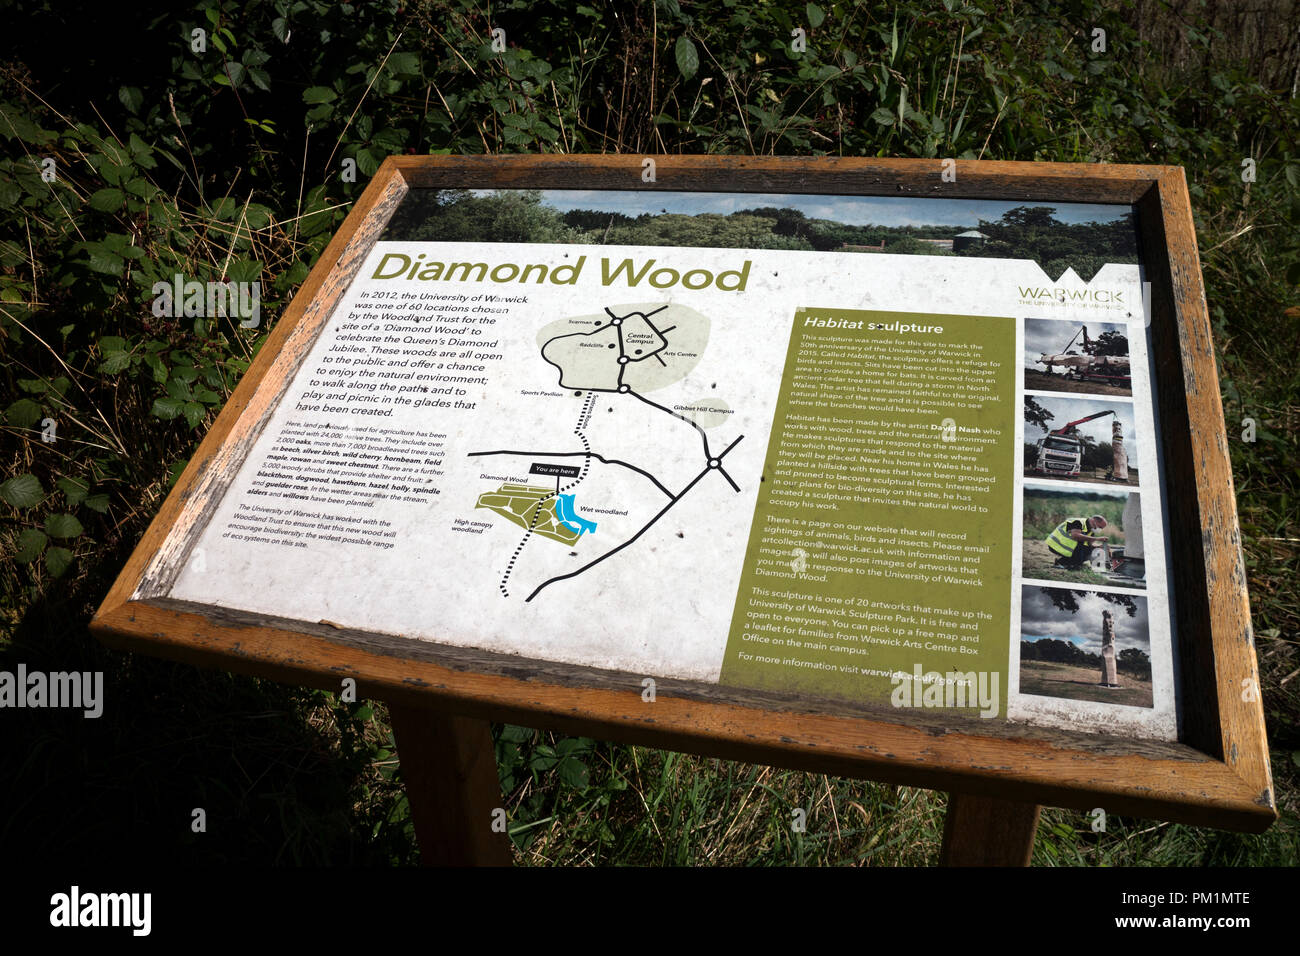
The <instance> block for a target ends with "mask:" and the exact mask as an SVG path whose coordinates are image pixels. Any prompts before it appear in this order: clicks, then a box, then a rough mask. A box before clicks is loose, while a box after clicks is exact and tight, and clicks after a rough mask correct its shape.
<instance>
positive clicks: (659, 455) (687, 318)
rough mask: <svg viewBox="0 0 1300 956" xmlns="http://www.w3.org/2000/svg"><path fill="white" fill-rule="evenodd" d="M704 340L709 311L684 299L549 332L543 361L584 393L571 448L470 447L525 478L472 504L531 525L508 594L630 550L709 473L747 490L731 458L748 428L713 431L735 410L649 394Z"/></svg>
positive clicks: (687, 367)
mask: <svg viewBox="0 0 1300 956" xmlns="http://www.w3.org/2000/svg"><path fill="white" fill-rule="evenodd" d="M708 338H709V320H708V318H707V317H706V316H704V315H702V314H701V313H699V312H696V311H695V310H694V309H690V308H688V307H686V306H683V305H677V304H666V305H665V304H640V305H625V306H618V307H613V308H610V307H606V308H605V309H604V314H603V315H591V316H578V317H574V318H566V319H560V320H559V321H557V322H552V323H550V324H549V325H547V326H545V327H544V328H543V329H542V330H541V332H540V333H539V334H538V337H537V339H538V346H539V348H540V352H541V358H542V360H543V361H545V362H546V363H548V364H549V365H551V366H553V367H554V369H555V370H556V372H557V373H558V384H559V386H560V387H561V388H564V389H571V390H572V392H573V397H574V398H580V399H582V403H581V407H580V409H579V412H578V417H577V422H576V423H575V425H574V427H573V429H572V432H571V436H572V437H566V438H565V439H564V442H565V444H567V446H568V447H558V446H557V444H551V443H549V442H548V443H546V444H542V443H541V441H538V442H537V444H535V445H534V444H533V443H532V442H525V443H521V444H522V446H523V447H518V448H499V449H492V450H488V451H476V452H471V453H470V456H469V457H471V458H485V459H494V460H496V461H495V465H494V466H495V467H496V468H499V469H501V470H502V471H509V472H510V473H511V475H513V476H515V477H518V476H519V475H520V474H522V473H523V472H524V471H526V472H527V475H528V478H529V480H528V481H526V482H521V481H517V480H506V481H502V482H501V483H500V484H499V485H498V486H497V487H496V488H493V489H491V490H489V491H485V492H483V493H482V494H480V495H479V496H478V500H477V501H476V502H475V508H476V509H486V510H489V511H492V512H494V513H495V514H497V515H498V516H500V517H501V518H503V519H505V520H506V521H509V522H511V523H513V524H515V525H517V526H518V527H519V528H521V529H523V536H522V538H521V539H520V540H519V543H518V545H517V546H516V547H515V549H514V552H513V553H512V554H511V555H510V557H509V559H508V561H507V563H506V565H505V567H504V569H503V571H502V576H501V581H500V584H499V589H500V591H501V595H502V597H507V598H508V597H509V596H510V594H511V582H512V580H513V581H518V580H520V579H523V580H524V581H526V582H527V583H526V584H525V585H524V586H523V588H524V589H530V590H527V596H526V597H525V598H524V600H525V602H527V601H531V600H533V598H535V597H537V595H538V594H540V593H541V592H542V591H543V590H544V589H546V588H548V587H550V586H551V585H553V584H555V583H557V582H559V581H564V580H566V579H569V578H575V577H577V576H579V575H581V574H583V573H584V572H586V571H589V570H590V569H592V568H594V567H595V566H597V565H598V564H600V563H601V562H603V561H605V560H607V559H609V558H612V557H614V556H615V555H617V554H619V553H620V552H622V551H624V550H625V549H627V548H630V547H631V546H632V545H634V544H635V543H636V541H637V540H638V539H639V538H640V537H641V536H642V535H644V534H645V533H646V532H647V531H649V530H650V528H652V527H653V526H654V525H655V524H656V523H658V522H659V521H660V520H662V519H663V518H664V516H665V515H667V514H668V513H669V512H670V511H671V510H672V509H673V507H674V506H676V505H677V504H678V503H679V502H681V501H682V499H683V498H685V497H686V496H687V495H688V494H690V493H691V492H692V491H694V490H695V489H696V487H697V486H699V485H701V483H703V482H706V481H714V480H716V481H725V482H726V483H727V484H728V485H730V486H731V488H732V490H733V491H734V492H737V493H739V492H740V490H741V489H740V486H739V485H738V484H737V483H736V481H735V479H734V478H732V476H731V475H730V474H729V473H728V472H727V469H726V465H725V459H726V457H727V455H728V454H729V453H730V452H731V451H732V449H734V448H735V447H736V445H738V444H739V443H740V441H741V440H742V439H743V438H744V437H745V436H744V435H736V436H735V437H734V438H732V439H731V440H730V441H729V442H725V443H724V442H722V441H718V440H715V441H713V442H711V441H710V439H709V431H711V430H714V429H718V428H720V427H722V426H724V425H725V424H726V423H727V421H728V420H729V418H730V416H731V415H732V410H731V408H730V407H729V406H728V405H727V404H726V403H725V402H723V401H721V400H719V399H716V398H709V397H705V398H701V399H697V400H695V401H691V402H687V403H684V404H677V405H674V406H673V407H669V405H668V404H666V403H665V404H661V403H660V402H658V401H655V400H653V399H651V398H649V397H648V394H647V393H652V392H655V391H658V390H660V389H663V388H666V387H667V386H670V385H674V384H676V383H679V382H682V381H683V380H684V379H685V378H686V377H687V375H688V374H689V373H690V372H691V371H692V370H693V369H694V368H695V366H696V365H698V364H699V361H700V358H701V356H702V354H703V352H704V348H705V346H706V345H707V343H708ZM714 387H716V386H714ZM714 475H716V476H717V478H716V479H713V478H711V476H714ZM498 477H499V476H498ZM678 536H679V537H680V536H681V535H680V534H679V535H678ZM575 565H576V567H575Z"/></svg>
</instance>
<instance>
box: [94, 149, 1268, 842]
mask: <svg viewBox="0 0 1300 956" xmlns="http://www.w3.org/2000/svg"><path fill="white" fill-rule="evenodd" d="M945 169H946V167H945ZM941 172H942V170H941V169H940V167H939V164H937V163H936V162H932V161H925V160H891V159H865V158H864V159H851V158H828V157H821V158H816V159H798V158H773V157H686V156H660V157H654V158H653V160H651V159H648V158H645V159H643V158H640V157H630V156H482V157H468V156H465V157H442V156H428V157H390V158H388V159H387V160H385V161H384V163H383V164H382V165H381V167H380V169H379V170H378V171H377V172H376V174H375V176H374V177H372V179H371V182H370V183H369V184H368V185H367V187H366V189H365V191H364V193H363V195H362V196H361V198H360V200H359V201H358V202H357V203H356V205H355V206H354V207H353V209H352V210H351V211H350V212H349V214H348V216H347V218H346V220H345V221H344V223H343V224H342V226H341V227H340V228H339V230H338V231H337V233H336V234H335V235H334V236H333V238H332V239H331V241H330V243H329V245H328V246H327V248H326V249H325V251H324V253H323V254H322V255H321V257H320V260H319V261H318V263H317V265H316V266H315V267H314V268H313V270H312V272H311V274H310V275H309V276H308V278H307V280H306V281H305V282H304V283H303V284H302V286H301V287H300V289H299V290H298V292H297V293H296V294H295V296H294V298H293V301H292V302H291V303H290V304H289V305H288V306H287V308H286V309H285V310H284V312H283V313H282V315H280V316H279V317H278V318H277V319H276V321H275V324H274V326H273V327H272V328H271V330H270V331H269V333H268V334H267V338H266V341H265V344H264V345H263V346H262V347H261V349H260V351H259V352H258V354H257V357H256V359H255V360H254V362H253V363H252V365H251V366H250V368H249V370H248V372H247V373H246V374H245V375H244V377H243V378H242V379H241V381H240V383H239V385H238V387H237V388H236V389H235V391H234V393H233V394H232V395H231V396H230V398H229V399H228V401H227V402H226V403H225V405H224V407H223V408H222V411H221V413H220V414H219V415H218V417H217V420H216V422H215V423H214V424H213V426H212V427H211V429H210V430H209V432H208V434H207V435H206V436H205V437H204V439H203V441H202V442H201V444H200V445H199V448H198V449H197V451H196V452H195V453H194V454H193V455H192V456H191V458H190V461H189V464H188V465H187V467H186V468H185V470H184V472H183V473H182V474H181V476H180V478H179V479H178V480H177V482H176V484H175V487H174V488H173V489H172V491H171V493H170V494H169V495H168V497H167V500H166V501H165V502H164V503H163V505H162V507H161V509H160V510H159V513H158V515H157V516H156V518H155V519H154V521H153V523H152V525H151V526H150V528H149V530H148V531H147V532H146V534H145V535H144V537H143V539H142V540H141V542H140V544H139V545H138V546H137V548H136V550H135V551H134V553H133V554H132V555H131V558H130V560H129V561H128V562H127V564H126V566H125V567H124V569H123V571H122V573H121V574H120V575H119V577H118V579H117V581H116V583H115V584H114V586H113V588H112V590H111V591H110V592H109V594H108V595H107V596H106V597H105V599H104V602H103V605H102V606H101V608H100V610H99V612H98V614H97V615H96V617H95V619H94V620H93V621H92V623H91V628H92V630H93V631H94V632H95V633H96V634H97V635H99V636H100V638H101V639H102V640H104V641H105V642H106V643H109V644H111V645H113V646H115V647H120V648H124V649H129V650H136V651H142V652H145V653H150V654H157V655H160V656H164V657H171V658H174V659H178V660H183V661H187V662H191V663H195V664H200V665H206V666H216V667H220V668H224V669H227V670H232V671H237V672H242V673H248V674H254V675H257V676H260V677H269V678H272V679H277V680H284V681H290V682H293V683H305V684H311V685H314V686H318V687H325V688H333V689H337V688H338V687H339V682H340V681H345V682H346V681H347V680H348V679H349V678H351V679H354V680H355V682H356V690H357V692H358V693H359V694H361V695H363V696H368V697H372V698H377V699H382V700H385V701H387V702H388V703H389V704H390V705H392V707H393V715H394V721H398V718H399V717H401V715H402V714H405V715H406V716H405V717H403V718H402V719H403V720H404V721H406V723H405V724H403V726H404V727H406V728H407V729H406V730H405V731H403V736H404V738H405V739H406V745H407V748H408V750H409V749H410V748H411V747H414V748H415V750H413V751H412V753H415V754H418V753H419V752H420V746H421V744H420V743H419V741H420V740H421V739H423V738H422V736H421V735H422V733H423V731H421V730H420V729H419V728H420V727H421V726H422V725H423V724H425V723H427V719H426V718H424V717H422V716H421V715H422V714H424V715H427V714H428V713H429V710H430V709H432V710H438V711H442V712H444V713H446V714H449V715H451V716H453V717H456V718H468V719H469V721H470V723H469V724H465V725H464V726H465V727H466V728H468V727H469V726H470V724H473V725H474V726H475V727H476V728H477V729H476V730H475V731H474V735H473V739H474V740H475V741H478V743H475V744H474V745H473V748H474V749H475V752H477V751H478V750H479V749H482V748H483V747H489V745H488V744H487V743H485V741H487V740H488V734H487V728H486V724H484V723H483V721H487V720H496V721H501V720H505V721H508V722H510V723H519V724H525V725H528V726H540V727H547V728H551V729H556V730H561V731H564V732H567V733H576V734H579V735H582V736H589V737H601V738H609V739H616V740H621V741H624V742H629V743H638V744H645V745H648V746H655V747H663V748H669V749H674V750H682V751H689V752H695V753H701V754H707V755H709V756H714V757H727V758H731V759H741V760H749V761H757V762H762V763H768V764H773V765H778V766H785V767H794V768H800V769H806V770H812V771H815V772H819V773H832V774H839V775H845V776H860V777H868V778H871V779H879V780H890V781H893V782H896V783H904V784H910V785H919V786H925V787H932V788H938V789H943V790H947V791H950V792H953V793H959V794H962V795H964V796H967V797H971V798H981V797H992V798H995V800H994V802H997V800H1003V801H1013V802H1015V804H1016V805H1020V804H1024V805H1025V806H1033V805H1035V804H1051V805H1056V806H1070V807H1078V808H1083V809H1090V808H1093V807H1096V806H1098V805H1102V806H1105V807H1106V808H1108V811H1113V812H1119V813H1130V814H1134V815H1143V816H1153V817H1157V818H1160V819H1166V820H1177V821H1182V822H1188V823H1196V824H1208V825H1212V826H1224V827H1230V828H1235V829H1245V830H1258V829H1261V828H1263V827H1266V826H1267V825H1268V824H1269V823H1270V822H1271V821H1272V820H1273V819H1274V818H1275V817H1276V810H1275V806H1274V800H1273V797H1272V784H1271V777H1270V772H1269V767H1268V751H1267V746H1266V740H1265V736H1264V729H1263V711H1262V707H1261V705H1260V702H1259V698H1258V693H1257V691H1255V690H1254V688H1257V686H1258V685H1257V681H1258V671H1257V666H1256V661H1255V656H1254V650H1253V645H1252V643H1251V638H1250V634H1251V632H1250V609H1249V602H1248V599H1247V597H1246V595H1245V592H1244V590H1243V588H1242V586H1241V582H1242V581H1243V580H1244V568H1243V566H1242V556H1241V548H1240V533H1239V531H1238V528H1237V522H1236V509H1235V501H1234V498H1233V490H1232V475H1231V466H1230V462H1229V459H1228V454H1227V445H1226V439H1225V435H1224V432H1225V429H1224V421H1223V410H1222V405H1221V402H1220V399H1219V394H1218V386H1217V377H1216V370H1215V366H1214V349H1213V343H1212V341H1211V339H1210V327H1209V317H1208V314H1207V312H1206V308H1205V299H1204V293H1203V289H1202V285H1201V280H1200V272H1199V264H1198V261H1197V254H1196V242H1195V230H1194V226H1193V223H1192V217H1191V207H1190V200H1189V198H1188V194H1187V187H1186V180H1185V177H1184V175H1183V172H1182V170H1180V169H1177V168H1175V167H1155V166H1108V165H1072V164H1050V163H997V162H980V161H961V160H958V161H957V162H956V163H955V166H954V168H953V170H952V172H953V173H955V176H956V178H955V180H954V179H952V178H951V177H949V176H946V175H945V176H943V177H941V176H940V173H941ZM656 173H657V176H656ZM574 184H582V185H584V186H586V187H589V188H587V189H584V190H574V189H572V188H571V187H572V186H573V185H574ZM475 722H477V723H475ZM439 726H440V727H443V730H441V731H439V733H440V734H442V736H443V737H445V736H446V735H447V734H451V735H452V736H453V737H456V739H458V740H459V739H461V736H464V735H460V731H456V730H454V729H447V728H448V726H450V725H442V724H440V725H439ZM455 726H457V727H459V726H461V725H460V724H456V725H455ZM466 734H468V730H466ZM458 735H460V736H458ZM427 736H428V735H427V734H426V735H425V737H427ZM435 736H437V735H435ZM428 739H429V740H430V741H432V740H433V738H432V737H430V738H428ZM438 739H442V738H441V737H438ZM464 739H465V740H469V739H470V738H469V737H468V736H464ZM430 745H431V746H432V744H430ZM489 750H490V747H489ZM430 759H431V760H432V758H430ZM441 759H442V758H439V760H441ZM448 759H450V757H449V758H448ZM456 759H459V758H456ZM416 760H417V763H418V762H419V760H418V757H417V758H416ZM433 762H434V763H437V762H439V761H438V760H434V761H433ZM426 763H427V761H426ZM435 776H436V775H435ZM429 779H430V781H431V782H432V783H436V779H435V777H430V778H429ZM484 780H485V781H486V780H487V777H484ZM485 785H486V784H485ZM431 799H432V798H431ZM438 799H440V798H438ZM475 805H477V804H475ZM968 809H969V812H970V813H976V814H977V815H978V812H980V811H979V809H978V805H977V804H971V805H969V808H968ZM959 816H960V814H959ZM1025 821H1026V824H1027V825H1028V818H1027V817H1026V818H1025Z"/></svg>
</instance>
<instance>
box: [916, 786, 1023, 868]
mask: <svg viewBox="0 0 1300 956" xmlns="http://www.w3.org/2000/svg"><path fill="white" fill-rule="evenodd" d="M1039 809H1040V808H1039V807H1038V806H1036V805H1034V804H1032V803H1016V802H1013V801H1011V800H999V799H997V798H996V797H976V796H971V795H969V794H964V793H953V794H949V795H948V816H947V817H946V819H945V820H944V825H943V850H942V851H941V852H940V854H939V863H940V864H941V865H942V866H1028V865H1029V859H1030V857H1031V856H1032V855H1033V852H1034V833H1035V832H1036V831H1037V829H1038V811H1039Z"/></svg>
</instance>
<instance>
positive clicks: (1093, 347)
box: [1023, 319, 1133, 395]
mask: <svg viewBox="0 0 1300 956" xmlns="http://www.w3.org/2000/svg"><path fill="white" fill-rule="evenodd" d="M1023 364H1024V369H1025V391H1027V392H1033V391H1042V392H1077V393H1081V394H1084V395H1132V394H1133V388H1132V381H1131V380H1130V378H1129V367H1128V329H1127V327H1126V326H1124V325H1120V324H1114V323H1110V322H1063V321H1061V320H1060V319H1025V353H1024V363H1023Z"/></svg>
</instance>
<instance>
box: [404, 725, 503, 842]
mask: <svg viewBox="0 0 1300 956" xmlns="http://www.w3.org/2000/svg"><path fill="white" fill-rule="evenodd" d="M388 713H389V715H390V716H391V717H392V721H393V734H394V736H395V737H396V738H397V750H398V760H399V761H400V763H401V768H402V780H403V781H404V782H405V784H406V799H407V801H408V802H409V803H410V805H411V817H412V819H413V821H414V823H415V836H416V839H417V840H419V842H420V859H421V861H422V862H423V864H424V865H425V866H510V865H511V862H512V857H511V849H510V837H509V836H507V835H506V834H505V833H504V832H496V831H494V830H493V829H492V823H493V819H492V811H493V810H496V809H497V808H499V807H500V806H501V803H502V801H501V785H500V781H499V778H498V777H497V761H496V753H495V751H494V750H493V747H492V732H491V728H490V727H489V726H488V723H487V721H485V720H473V719H471V718H468V717H454V716H451V715H449V714H444V713H440V712H438V711H434V710H426V709H424V708H422V707H408V706H406V705H399V704H389V705H388Z"/></svg>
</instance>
